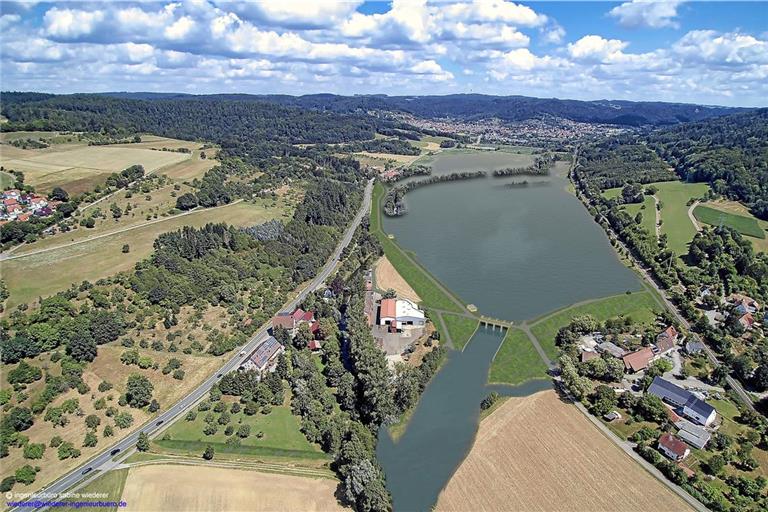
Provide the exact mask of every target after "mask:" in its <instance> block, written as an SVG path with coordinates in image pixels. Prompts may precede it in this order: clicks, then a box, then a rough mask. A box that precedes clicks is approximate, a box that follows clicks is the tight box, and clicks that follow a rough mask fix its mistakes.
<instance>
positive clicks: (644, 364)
mask: <svg viewBox="0 0 768 512" xmlns="http://www.w3.org/2000/svg"><path fill="white" fill-rule="evenodd" d="M653 358H654V353H653V349H652V348H651V347H643V348H641V349H640V350H636V351H635V352H632V353H630V354H627V355H625V356H624V357H623V358H622V359H623V361H624V368H625V369H626V370H627V371H628V372H629V373H637V372H639V371H640V370H645V369H646V368H648V365H649V364H651V361H653Z"/></svg>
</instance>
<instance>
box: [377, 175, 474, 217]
mask: <svg viewBox="0 0 768 512" xmlns="http://www.w3.org/2000/svg"><path fill="white" fill-rule="evenodd" d="M487 175H488V174H487V173H486V172H485V171H464V172H454V173H451V174H441V175H439V176H430V177H429V178H426V179H423V180H418V181H410V182H408V183H406V184H404V185H396V186H394V187H392V188H390V189H389V190H388V191H387V194H386V195H385V196H384V213H385V214H387V215H389V216H390V217H399V216H401V215H405V214H406V213H407V208H406V205H405V195H406V194H407V193H408V192H410V191H411V190H413V189H415V188H417V187H423V186H425V185H431V184H433V183H443V182H449V181H458V180H471V179H475V178H485V177H486V176H487Z"/></svg>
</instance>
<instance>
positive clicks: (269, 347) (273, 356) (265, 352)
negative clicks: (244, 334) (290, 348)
mask: <svg viewBox="0 0 768 512" xmlns="http://www.w3.org/2000/svg"><path fill="white" fill-rule="evenodd" d="M283 352H285V348H284V347H283V346H282V345H281V344H280V342H279V341H277V340H276V339H275V338H274V336H270V337H269V338H267V339H266V340H265V341H264V342H263V343H262V344H261V345H259V346H258V347H257V348H256V350H254V351H253V353H252V354H251V355H250V356H249V357H248V359H246V361H245V362H244V363H243V365H242V367H241V368H242V369H244V370H256V371H257V372H259V373H264V372H267V371H269V372H272V371H275V367H276V366H277V358H278V357H279V356H280V354H282V353H283Z"/></svg>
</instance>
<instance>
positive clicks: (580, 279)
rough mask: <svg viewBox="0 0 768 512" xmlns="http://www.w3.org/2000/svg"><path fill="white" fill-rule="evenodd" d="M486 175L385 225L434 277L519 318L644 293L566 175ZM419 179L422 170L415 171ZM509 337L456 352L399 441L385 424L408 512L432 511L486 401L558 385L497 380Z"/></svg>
mask: <svg viewBox="0 0 768 512" xmlns="http://www.w3.org/2000/svg"><path fill="white" fill-rule="evenodd" d="M431 165H432V168H433V173H434V174H444V173H449V172H456V171H473V170H493V169H500V168H504V167H518V166H521V165H524V164H523V162H522V161H521V157H520V155H515V154H509V153H503V152H475V153H467V152H452V151H449V152H444V153H441V154H439V155H438V156H437V157H436V158H434V159H433V161H432V162H431ZM565 169H566V166H565V164H564V163H560V164H559V165H558V170H559V173H554V174H553V176H551V177H548V178H526V179H527V180H528V181H530V182H531V184H529V185H528V186H526V187H522V186H521V187H509V186H506V185H507V184H509V183H511V182H520V181H521V180H522V179H523V178H493V177H488V178H486V179H476V180H468V181H461V182H452V183H440V184H433V185H428V186H425V187H421V188H417V189H415V190H413V191H412V192H410V193H409V194H408V195H407V198H406V201H407V202H408V213H407V214H406V215H405V216H402V217H396V218H385V219H384V229H385V231H387V232H388V233H392V234H394V235H395V237H396V239H397V241H398V243H399V244H400V245H401V246H402V247H403V248H404V249H407V250H410V251H413V252H414V253H415V254H416V255H417V257H418V259H419V260H420V261H421V263H423V264H424V265H425V266H426V267H427V268H428V269H429V270H430V272H431V273H432V274H434V275H435V276H436V277H437V278H438V279H440V280H441V281H442V282H443V283H444V284H445V285H446V286H448V287H449V288H450V289H451V290H452V291H453V292H454V293H456V294H457V295H458V296H459V297H460V298H461V299H462V300H463V301H464V302H466V303H472V304H475V305H476V306H477V307H478V309H479V312H480V313H483V314H486V315H490V316H494V317H498V318H504V319H508V320H514V321H522V320H526V319H532V318H534V317H538V316H541V315H542V314H544V313H547V312H549V311H552V310H555V309H558V308H561V307H563V306H567V305H569V304H572V303H574V302H578V301H581V300H586V299H592V298H598V297H604V296H608V295H615V294H619V293H622V292H624V291H626V290H639V289H640V288H641V285H640V282H639V281H638V280H637V278H636V277H635V276H634V274H633V273H632V272H631V271H630V270H629V269H627V268H626V267H625V266H624V265H622V264H621V262H620V261H619V260H618V259H617V257H616V255H615V253H614V252H613V249H612V248H611V246H610V244H609V243H608V241H607V239H606V237H605V235H604V233H603V231H602V229H600V227H599V226H598V225H597V224H595V223H594V222H593V220H592V219H591V218H590V217H589V214H588V213H587V211H586V210H585V209H584V207H583V206H582V205H581V203H580V202H579V200H578V199H577V198H576V197H575V196H574V195H572V194H570V193H569V192H568V191H567V189H566V187H567V184H568V181H567V178H566V177H565V176H564V175H563V174H564V171H565ZM413 179H417V178H413ZM501 341H502V336H501V335H500V334H499V333H498V332H495V333H494V332H492V331H487V330H478V332H477V334H475V336H474V337H473V338H472V340H471V341H470V342H469V344H468V345H467V347H466V348H465V350H464V351H463V352H456V351H452V352H451V353H450V354H449V356H448V360H447V362H446V363H445V365H444V366H443V367H442V369H441V370H440V371H439V372H438V373H437V375H435V377H434V378H433V379H432V382H431V383H430V384H429V385H428V386H427V388H426V389H425V391H424V394H423V395H422V397H421V399H420V401H419V404H418V405H417V407H416V410H415V411H414V413H413V415H412V416H411V419H410V422H409V424H408V427H407V429H406V431H405V433H404V434H403V435H402V436H401V437H400V439H399V440H398V442H397V443H395V442H393V441H392V440H391V438H390V437H389V435H388V433H386V431H385V430H384V429H383V430H382V432H381V434H380V436H379V443H378V447H377V457H378V459H379V461H380V463H381V465H382V467H383V468H384V471H385V473H386V476H387V486H388V488H389V490H390V492H391V493H392V498H393V504H394V508H395V510H396V511H407V512H411V511H428V510H430V509H431V507H432V506H433V505H434V503H435V502H436V501H437V496H438V494H439V493H440V491H441V489H442V488H443V487H444V486H445V484H446V483H447V482H448V480H449V479H450V477H451V475H452V474H453V472H454V471H455V470H456V468H457V467H458V465H459V464H460V463H461V461H462V460H463V459H464V457H465V456H466V454H467V453H468V451H469V449H470V448H471V446H472V441H473V439H474V436H475V433H476V431H477V426H478V417H479V412H480V410H479V404H480V401H481V400H482V398H483V397H484V396H486V394H487V393H488V392H489V390H491V389H493V390H496V391H498V390H500V389H501V390H502V391H503V392H504V394H509V395H516V396H525V395H528V394H531V393H534V392H536V391H539V390H541V389H546V388H549V387H550V386H551V384H550V383H549V382H548V381H531V382H527V383H524V384H522V385H520V386H517V387H514V388H512V387H501V388H500V387H499V386H494V387H493V388H490V387H488V386H487V385H486V378H487V374H488V369H489V367H490V363H491V360H492V358H493V355H494V354H495V352H496V350H497V348H498V346H499V344H500V343H501Z"/></svg>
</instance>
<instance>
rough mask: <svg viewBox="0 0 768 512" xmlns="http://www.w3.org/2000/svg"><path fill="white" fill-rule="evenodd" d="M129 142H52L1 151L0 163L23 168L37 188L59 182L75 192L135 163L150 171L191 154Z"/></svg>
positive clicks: (10, 167) (58, 184)
mask: <svg viewBox="0 0 768 512" xmlns="http://www.w3.org/2000/svg"><path fill="white" fill-rule="evenodd" d="M132 146H134V145H133V144H119V145H114V146H87V145H85V144H62V145H54V146H51V147H50V148H47V149H45V150H39V151H37V150H36V151H34V153H33V154H26V155H16V156H14V155H9V156H8V157H6V156H5V155H4V156H3V158H2V160H0V164H1V165H3V166H4V167H6V168H7V169H14V170H18V171H22V172H23V173H24V177H25V182H26V183H29V184H30V185H33V186H34V187H35V188H36V189H37V191H38V192H49V191H50V190H52V189H53V188H54V187H57V186H61V187H63V188H64V189H65V190H67V192H69V193H70V194H76V193H79V192H84V191H86V190H90V189H93V188H94V187H95V186H96V185H98V184H100V183H102V182H103V181H104V180H105V179H106V178H107V176H109V175H110V174H111V173H113V172H119V171H121V170H123V169H125V168H127V167H130V166H131V165H134V164H141V165H143V166H144V169H145V171H146V172H148V173H149V172H154V171H156V170H158V169H160V168H162V167H165V166H168V165H171V164H175V163H178V162H181V161H183V160H187V159H189V158H190V154H188V153H177V152H171V151H155V150H152V149H149V148H148V147H132ZM4 153H5V152H4Z"/></svg>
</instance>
